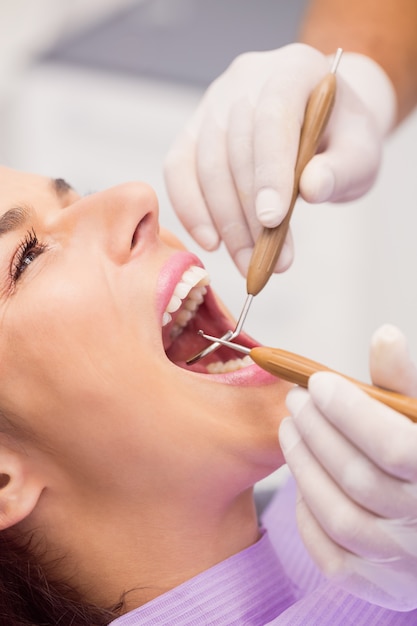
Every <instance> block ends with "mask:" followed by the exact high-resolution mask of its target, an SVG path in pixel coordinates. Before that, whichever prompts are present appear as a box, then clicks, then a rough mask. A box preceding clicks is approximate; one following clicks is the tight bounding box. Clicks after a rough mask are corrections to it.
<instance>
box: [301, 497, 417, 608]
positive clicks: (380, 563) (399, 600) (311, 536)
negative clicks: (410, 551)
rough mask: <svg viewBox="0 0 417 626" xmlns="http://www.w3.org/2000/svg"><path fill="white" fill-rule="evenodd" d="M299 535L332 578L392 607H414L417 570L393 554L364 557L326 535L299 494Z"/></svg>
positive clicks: (375, 602)
mask: <svg viewBox="0 0 417 626" xmlns="http://www.w3.org/2000/svg"><path fill="white" fill-rule="evenodd" d="M296 513H297V524H298V528H299V531H300V535H301V537H302V540H303V542H304V545H305V546H306V548H307V550H308V552H309V554H310V556H311V557H312V559H313V561H314V562H315V563H316V565H317V566H318V567H319V568H320V570H321V571H322V572H323V573H324V575H325V576H326V577H327V578H330V579H331V580H332V582H334V583H336V584H339V585H341V586H342V587H343V588H344V589H345V590H346V591H348V592H350V593H352V594H353V595H355V596H356V597H358V598H362V599H363V600H366V601H367V602H372V603H374V604H378V605H379V606H382V607H385V608H388V609H392V610H395V611H411V610H413V609H415V608H416V607H417V594H416V592H415V590H416V586H417V570H416V568H415V566H413V565H412V564H410V563H409V562H408V561H407V560H406V559H404V558H402V557H401V556H399V555H397V556H395V557H392V558H389V559H382V558H375V559H364V558H361V557H359V556H357V555H355V554H353V553H352V552H349V551H347V550H345V549H344V548H342V547H341V546H339V545H338V544H337V543H335V542H334V541H332V540H331V538H330V537H329V536H328V535H326V533H325V532H324V531H323V529H322V527H321V526H320V524H319V523H318V522H317V520H316V519H315V517H314V516H313V515H312V513H311V511H310V509H309V508H308V506H307V504H306V502H305V500H304V499H303V498H302V496H301V495H300V496H299V497H298V498H297V505H296Z"/></svg>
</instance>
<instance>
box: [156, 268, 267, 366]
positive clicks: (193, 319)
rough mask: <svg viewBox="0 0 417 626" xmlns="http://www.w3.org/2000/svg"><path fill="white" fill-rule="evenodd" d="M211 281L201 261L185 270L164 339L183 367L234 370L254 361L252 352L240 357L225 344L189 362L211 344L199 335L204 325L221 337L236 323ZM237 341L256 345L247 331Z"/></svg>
mask: <svg viewBox="0 0 417 626" xmlns="http://www.w3.org/2000/svg"><path fill="white" fill-rule="evenodd" d="M209 282H210V277H209V275H208V273H207V271H206V270H205V269H203V268H202V267H199V266H197V265H192V266H191V267H189V268H188V269H187V270H186V271H185V272H184V273H183V274H182V276H181V278H180V280H179V282H178V283H177V285H176V287H175V289H174V292H173V295H172V297H171V300H170V301H169V303H168V305H167V307H166V309H165V312H164V315H163V319H162V340H163V344H164V349H165V353H166V355H167V357H168V358H169V359H170V360H171V361H172V362H173V363H175V364H176V365H178V366H180V367H183V368H185V369H188V370H190V371H194V372H203V373H207V374H222V373H226V372H234V371H236V370H238V369H241V368H243V367H247V366H248V365H252V364H253V361H252V360H251V358H250V357H249V356H245V357H243V358H239V354H238V353H237V352H235V351H234V350H232V349H230V348H227V347H221V348H219V349H218V350H216V351H215V352H213V353H212V354H210V355H208V356H207V357H205V358H204V359H202V360H201V361H198V362H197V363H194V364H193V365H187V363H186V361H187V360H188V359H190V358H192V357H193V356H195V355H196V354H197V353H198V352H200V351H201V350H203V349H204V348H207V346H208V345H210V343H209V342H208V341H207V340H206V339H204V338H203V337H200V336H199V335H198V331H199V330H200V329H203V330H204V331H205V332H206V333H208V334H209V335H213V336H215V337H221V336H222V335H224V333H225V332H226V331H228V330H230V329H233V328H234V327H235V322H234V321H233V320H231V319H230V318H229V317H228V316H227V315H226V314H225V312H224V311H222V310H221V308H220V306H219V304H218V302H217V301H216V298H215V296H214V294H213V292H212V291H211V289H210V287H209ZM236 341H238V342H239V343H241V344H243V345H245V346H247V347H250V348H252V347H254V346H255V345H256V344H255V343H254V342H252V341H251V340H250V339H249V337H248V336H247V335H245V334H244V333H242V334H241V335H239V337H238V338H237V339H236Z"/></svg>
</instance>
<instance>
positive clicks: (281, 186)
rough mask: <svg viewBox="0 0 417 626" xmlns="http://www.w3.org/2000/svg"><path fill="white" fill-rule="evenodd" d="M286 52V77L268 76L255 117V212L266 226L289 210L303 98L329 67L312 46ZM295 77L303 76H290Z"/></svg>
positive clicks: (307, 97) (302, 113) (307, 95)
mask: <svg viewBox="0 0 417 626" xmlns="http://www.w3.org/2000/svg"><path fill="white" fill-rule="evenodd" d="M287 56H288V58H286V59H285V62H286V64H287V71H286V73H285V75H280V74H278V75H272V76H271V77H270V79H269V80H268V81H267V82H266V84H265V86H264V87H263V89H262V91H261V93H260V95H259V98H258V103H257V106H256V110H255V117H254V194H255V205H256V215H257V217H258V219H259V220H260V221H261V223H262V224H263V225H264V226H267V227H274V226H277V225H278V224H279V223H280V222H281V221H282V219H283V218H284V216H285V215H286V213H287V211H288V207H289V205H290V200H291V196H292V191H293V184H294V169H295V164H296V159H297V153H298V146H299V140H300V131H301V127H302V125H303V122H304V115H305V110H306V106H307V102H308V99H309V96H310V95H311V92H312V91H313V89H314V88H315V87H316V85H317V84H318V83H319V81H320V80H321V79H322V78H323V77H324V76H325V74H326V72H328V71H329V66H328V60H327V59H326V58H325V57H323V56H322V55H321V54H320V53H317V51H315V50H312V49H310V48H307V47H303V46H300V48H299V49H298V51H297V54H294V53H293V50H289V51H288V55H287ZM305 67H309V72H308V73H307V74H306V73H305ZM297 75H302V76H303V80H302V81H296V80H294V77H296V76H297Z"/></svg>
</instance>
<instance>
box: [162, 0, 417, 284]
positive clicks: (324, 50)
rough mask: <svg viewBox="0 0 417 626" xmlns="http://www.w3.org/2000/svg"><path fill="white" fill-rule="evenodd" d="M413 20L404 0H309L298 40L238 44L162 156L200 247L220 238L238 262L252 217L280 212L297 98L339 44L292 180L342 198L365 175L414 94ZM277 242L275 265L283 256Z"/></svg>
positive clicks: (411, 4)
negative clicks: (331, 84)
mask: <svg viewBox="0 0 417 626" xmlns="http://www.w3.org/2000/svg"><path fill="white" fill-rule="evenodd" d="M359 13H360V14H361V19H358V14H359ZM415 24H417V3H416V2H415V0H385V1H384V2H383V3H375V2H374V1H371V0H362V1H361V2H359V0H354V1H353V2H349V3H346V2H345V0H334V1H333V0H329V1H326V2H325V1H324V0H316V1H315V2H311V3H310V6H309V9H308V11H307V13H306V17H305V20H304V23H303V25H302V28H301V34H300V40H301V41H302V42H303V43H297V44H292V45H290V46H285V47H283V48H280V49H277V50H272V51H268V52H251V53H247V54H244V55H241V56H239V57H237V59H235V61H234V62H233V63H232V64H231V65H230V66H229V68H228V69H227V70H226V71H225V72H224V73H223V74H222V75H221V76H220V77H219V78H218V79H217V80H215V81H214V82H213V83H212V85H211V86H210V87H209V89H208V90H207V92H206V93H205V95H204V97H203V99H202V101H201V103H200V105H199V107H198V108H197V110H196V112H195V114H194V115H193V117H192V118H191V120H190V122H189V123H188V124H187V126H186V128H185V129H184V130H183V132H182V134H181V135H180V136H179V137H178V139H177V140H176V142H175V143H174V145H173V146H172V149H171V150H170V152H169V154H168V155H167V158H166V162H165V180H166V185H167V189H168V192H169V195H170V198H171V202H172V204H173V207H174V209H175V211H176V212H177V214H178V216H179V217H180V219H181V220H182V222H183V224H184V225H185V227H186V228H187V230H188V231H189V232H190V234H191V235H192V236H193V237H194V239H195V240H196V241H197V242H198V243H199V244H200V245H201V246H202V247H204V248H206V249H207V250H212V249H215V248H216V247H217V246H218V245H219V243H220V241H222V240H223V241H224V242H225V244H226V246H227V248H228V250H229V252H230V254H231V256H232V258H233V260H234V262H235V263H236V265H237V266H238V268H239V269H240V271H241V272H242V273H243V274H245V273H246V270H247V266H248V263H249V259H250V255H251V252H252V249H253V245H254V241H255V239H256V237H257V235H258V233H259V230H260V228H261V224H262V225H264V226H268V227H272V226H276V225H278V224H279V223H280V222H281V220H282V219H283V217H284V216H285V214H286V212H287V209H288V205H289V201H290V197H291V191H292V184H293V173H294V164H295V160H296V155H297V148H298V141H299V134H300V128H301V125H302V121H303V115H304V111H305V107H306V104H307V100H308V97H309V95H310V93H311V91H312V90H313V89H314V87H315V86H316V85H317V83H318V82H319V81H320V80H321V78H322V77H323V76H324V75H325V74H326V73H327V72H328V71H329V69H330V66H331V60H332V56H333V54H334V53H335V51H336V49H337V48H338V47H342V48H344V49H345V50H346V52H345V53H344V55H343V56H342V60H341V62H340V65H339V69H338V72H337V77H338V91H337V96H336V103H335V107H334V110H333V114H332V117H331V120H330V123H329V125H328V129H327V132H326V134H325V136H324V139H323V144H322V146H321V149H320V154H318V155H316V156H315V157H314V158H313V159H312V160H311V161H310V163H309V164H308V166H307V167H306V168H305V170H304V173H303V176H302V178H301V182H300V192H301V195H302V196H303V197H304V199H305V200H307V201H308V202H323V201H327V200H331V201H346V200H352V199H354V198H356V197H359V196H360V195H362V194H363V193H365V192H366V191H367V190H368V189H369V188H370V187H371V185H372V184H373V182H374V180H375V177H376V175H377V172H378V168H379V164H380V158H381V150H382V144H383V140H384V137H385V136H386V135H387V133H388V132H389V131H390V130H391V129H392V128H393V127H394V126H395V125H396V124H397V122H398V120H399V119H400V117H403V116H404V115H406V113H407V112H408V111H409V110H410V109H411V108H412V107H413V106H414V104H415V103H416V100H417V94H416V91H417V37H416V34H415V30H413V25H415ZM305 44H309V45H305ZM310 44H312V45H310ZM385 57H386V58H385ZM287 244H288V245H286V246H284V249H283V251H282V254H281V258H280V260H279V263H278V268H277V269H278V271H282V270H284V269H286V268H287V267H288V266H289V264H290V263H291V261H292V257H293V249H292V243H291V237H289V238H288V241H287Z"/></svg>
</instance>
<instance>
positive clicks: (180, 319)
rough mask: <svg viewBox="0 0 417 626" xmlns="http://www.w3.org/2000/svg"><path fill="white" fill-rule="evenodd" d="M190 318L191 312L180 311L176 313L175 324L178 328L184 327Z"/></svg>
mask: <svg viewBox="0 0 417 626" xmlns="http://www.w3.org/2000/svg"><path fill="white" fill-rule="evenodd" d="M192 317H193V313H192V312H191V311H187V309H182V311H180V312H179V313H178V315H177V319H176V320H175V323H176V324H179V325H180V326H186V325H187V323H188V322H189V321H190V319H191V318H192Z"/></svg>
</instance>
